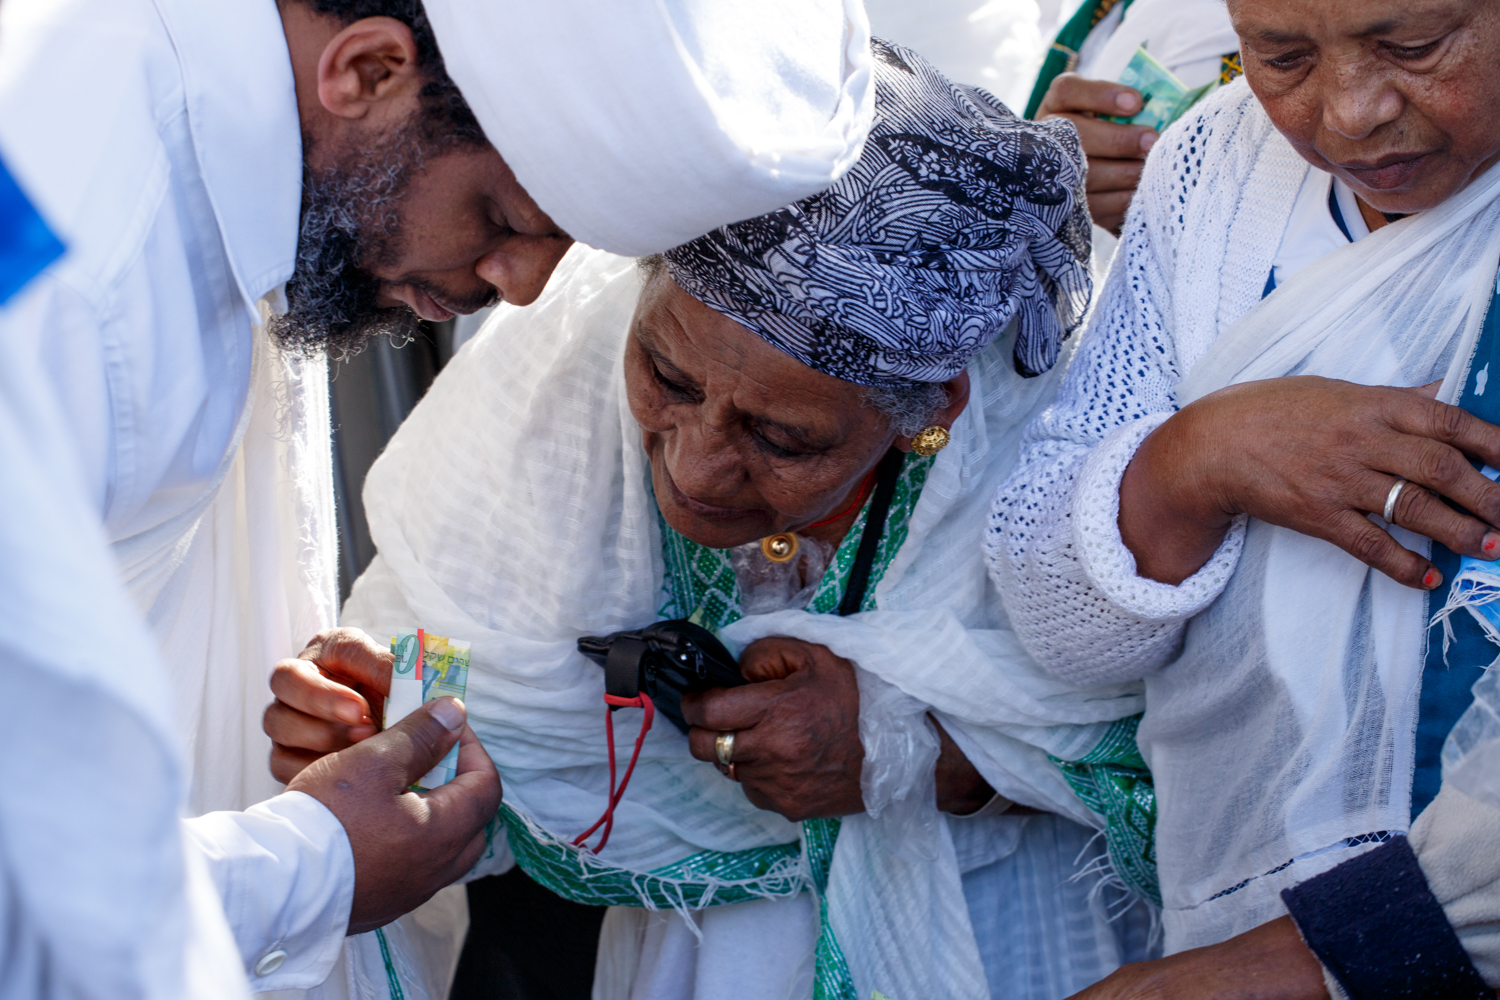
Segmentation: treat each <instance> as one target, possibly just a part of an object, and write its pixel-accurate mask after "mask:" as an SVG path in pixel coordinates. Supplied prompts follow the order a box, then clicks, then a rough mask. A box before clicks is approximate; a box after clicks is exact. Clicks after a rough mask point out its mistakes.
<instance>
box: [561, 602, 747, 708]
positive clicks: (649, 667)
mask: <svg viewBox="0 0 1500 1000" xmlns="http://www.w3.org/2000/svg"><path fill="white" fill-rule="evenodd" d="M578 651H579V652H580V653H582V654H583V655H584V656H587V657H588V658H589V659H591V660H593V661H594V662H595V663H597V664H599V665H600V666H601V667H603V668H604V690H605V693H607V694H610V695H613V696H615V697H617V698H634V697H635V696H636V695H638V694H641V693H642V692H644V693H645V694H646V695H647V696H648V697H650V699H651V701H652V703H653V704H654V705H655V706H656V710H657V711H658V712H660V713H662V714H663V715H665V716H666V717H667V718H669V719H671V720H672V724H673V725H674V726H676V727H677V728H678V729H680V730H682V731H683V732H684V733H685V732H687V731H688V728H689V727H688V724H687V722H686V721H684V720H683V718H682V696H683V695H685V694H689V693H692V692H696V691H709V690H712V689H713V688H725V687H739V686H740V685H741V684H748V683H749V681H747V680H745V677H744V675H743V674H741V673H740V667H739V664H738V663H736V662H735V659H734V657H733V656H731V655H730V653H729V650H727V649H725V648H724V644H723V643H722V642H720V641H719V640H718V639H717V638H715V636H714V634H713V633H712V632H710V631H709V630H708V629H706V628H703V627H702V626H701V625H694V624H693V623H692V622H690V621H687V620H686V619H682V618H679V619H674V620H672V621H664V622H657V623H656V624H655V625H648V626H647V627H645V628H643V629H640V630H638V631H635V632H616V633H614V634H613V635H606V636H593V635H586V636H584V637H582V638H581V639H579V640H578Z"/></svg>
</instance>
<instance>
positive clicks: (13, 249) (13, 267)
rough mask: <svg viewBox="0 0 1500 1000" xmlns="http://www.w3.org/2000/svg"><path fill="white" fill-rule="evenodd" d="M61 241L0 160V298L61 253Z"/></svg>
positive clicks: (17, 290) (33, 276)
mask: <svg viewBox="0 0 1500 1000" xmlns="http://www.w3.org/2000/svg"><path fill="white" fill-rule="evenodd" d="M62 252H63V245H62V242H61V241H60V240H58V238H57V237H56V236H54V235H53V234H52V230H51V229H48V228H47V223H45V222H43V221H42V217H41V216H40V215H38V214H37V210H36V209H35V208H33V207H32V205H31V202H30V200H28V199H27V197H26V194H25V193H24V192H23V191H22V190H21V187H20V185H18V184H17V183H16V180H15V178H14V177H12V176H11V175H10V171H9V170H6V169H5V164H4V163H3V162H0V302H4V301H5V300H6V299H9V298H10V297H11V296H12V295H14V294H16V292H19V291H20V290H21V287H22V286H23V285H25V284H26V283H27V282H28V281H30V280H31V279H32V278H35V277H36V276H37V275H38V274H40V273H41V271H42V269H43V268H44V267H46V266H47V265H48V264H50V263H52V262H53V261H54V260H56V259H57V258H58V257H60V256H62Z"/></svg>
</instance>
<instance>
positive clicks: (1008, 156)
mask: <svg viewBox="0 0 1500 1000" xmlns="http://www.w3.org/2000/svg"><path fill="white" fill-rule="evenodd" d="M874 54H875V56H876V59H875V86H876V97H875V102H876V118H875V127H874V129H873V130H872V131H871V133H870V138H869V140H868V142H867V143H866V145H865V149H864V153H863V154H862V155H861V156H860V158H859V161H858V162H857V163H856V164H855V165H854V167H853V168H852V169H851V170H850V171H849V172H848V173H847V174H846V175H845V176H844V177H843V178H842V179H840V180H839V182H838V183H836V184H834V185H833V187H831V188H829V189H828V190H826V191H823V192H821V193H819V194H816V195H814V196H812V197H810V198H805V199H803V200H802V201H799V202H797V203H796V204H794V205H791V206H789V207H788V208H784V209H782V210H780V211H777V212H773V213H771V214H769V215H763V216H759V217H757V218H754V219H748V220H746V221H743V222H736V223H734V224H732V225H729V226H725V227H723V228H721V229H717V230H715V231H713V232H711V233H709V234H707V235H705V236H702V237H699V238H698V239H696V240H693V241H691V242H689V243H685V244H683V245H682V246H680V247H677V248H675V249H672V250H669V251H667V253H666V255H665V256H666V259H667V266H668V269H669V270H670V271H671V274H672V277H673V278H674V279H675V280H676V281H677V283H678V284H679V285H681V286H682V288H683V289H684V290H686V291H687V292H688V294H690V295H692V296H693V297H694V298H695V299H698V300H699V301H701V302H703V303H705V304H707V305H709V306H711V307H713V308H714V309H716V310H718V311H719V312H721V313H723V314H724V315H725V316H728V317H729V318H730V319H733V320H735V321H736V322H738V323H740V324H742V325H744V326H745V327H747V328H748V329H750V330H752V331H754V332H755V333H757V334H759V335H760V336H761V337H763V338H764V339H765V340H766V341H768V342H769V343H771V344H772V345H774V346H775V347H777V348H778V349H779V350H781V351H784V352H785V353H787V354H789V355H791V356H792V357H794V358H796V359H797V360H799V361H801V362H803V363H804V364H806V365H809V366H811V367H813V368H816V369H817V370H819V371H821V372H824V373H826V374H829V375H833V376H834V377H836V378H840V379H844V380H845V381H849V382H855V383H858V384H860V385H890V384H896V383H900V382H904V381H918V382H942V381H945V380H947V379H950V378H953V377H955V376H956V375H958V374H959V373H960V372H962V371H963V370H964V369H965V368H966V367H967V366H968V364H969V360H970V359H971V358H972V357H973V356H974V354H975V353H976V352H977V351H979V349H980V348H982V347H984V346H985V345H986V344H988V343H989V342H990V341H991V340H993V339H994V338H995V337H996V336H998V335H999V334H1000V332H1001V331H1002V330H1004V329H1005V327H1006V326H1007V325H1008V324H1009V323H1010V322H1011V321H1012V319H1016V320H1018V322H1019V332H1018V334H1017V338H1016V348H1015V364H1016V370H1017V371H1019V372H1021V373H1023V374H1037V373H1039V372H1044V371H1046V370H1047V369H1049V368H1051V367H1052V365H1053V364H1054V363H1055V362H1056V361H1057V357H1058V351H1059V349H1060V348H1061V345H1062V342H1063V340H1064V339H1065V338H1066V337H1067V336H1068V334H1069V333H1071V332H1072V331H1073V329H1074V328H1075V327H1077V325H1078V324H1079V323H1080V322H1082V320H1083V313H1084V309H1085V308H1086V306H1087V304H1088V298H1089V294H1090V283H1089V274H1088V259H1089V251H1090V240H1091V232H1092V230H1091V228H1090V223H1089V216H1088V210H1087V202H1086V199H1085V197H1084V193H1083V176H1084V169H1083V154H1082V151H1081V149H1080V148H1079V145H1078V139H1077V135H1076V133H1074V132H1073V130H1072V129H1071V128H1070V127H1068V126H1066V125H1065V124H1064V123H1062V122H1028V121H1023V120H1022V119H1019V118H1017V117H1016V116H1015V115H1014V114H1012V113H1011V112H1010V110H1009V109H1007V108H1006V107H1005V106H1004V105H1003V104H1001V103H1000V102H999V101H998V100H996V99H995V98H994V97H993V96H991V95H990V94H987V93H985V92H984V91H982V90H979V89H976V88H972V87H958V86H955V85H954V84H952V83H950V82H949V81H948V80H947V79H946V78H944V77H943V76H942V75H941V74H940V73H938V72H937V70H935V69H934V68H933V67H932V66H931V65H930V64H928V63H927V62H926V61H925V60H923V59H922V58H921V57H920V56H918V55H917V54H916V53H914V52H911V51H909V50H907V49H904V48H901V47H900V46H896V45H891V44H888V43H885V42H880V41H876V42H875V43H874Z"/></svg>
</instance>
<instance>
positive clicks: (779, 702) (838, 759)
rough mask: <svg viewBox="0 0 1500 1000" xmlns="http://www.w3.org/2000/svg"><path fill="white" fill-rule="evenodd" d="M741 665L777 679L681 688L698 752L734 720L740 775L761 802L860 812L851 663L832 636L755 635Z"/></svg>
mask: <svg viewBox="0 0 1500 1000" xmlns="http://www.w3.org/2000/svg"><path fill="white" fill-rule="evenodd" d="M740 670H741V672H743V673H744V675H745V676H746V677H749V678H751V679H755V678H758V677H773V678H777V679H774V680H765V681H762V682H761V683H758V684H747V685H745V686H744V687H737V688H719V689H717V690H714V691H707V692H705V693H703V694H690V695H687V696H685V697H684V698H683V699H682V714H683V717H684V718H686V719H687V721H688V722H690V723H692V725H693V727H694V728H693V729H692V730H691V731H690V732H689V733H688V746H689V748H690V749H691V750H692V753H693V756H694V757H697V758H698V759H699V760H707V761H712V760H714V738H715V737H717V736H718V734H719V733H721V732H727V731H731V730H732V731H734V733H735V742H734V769H735V777H736V778H738V779H739V781H740V783H741V784H742V785H744V786H745V797H746V798H748V799H749V800H750V801H751V802H753V803H754V804H755V805H757V806H759V807H760V808H762V809H769V810H771V811H772V812H778V813H780V814H781V815H783V816H785V817H786V818H787V819H790V820H792V821H794V822H796V821H800V820H804V819H808V818H811V817H814V816H847V815H849V814H850V813H858V812H864V809H865V804H864V796H863V793H862V792H861V791H860V787H859V771H860V764H861V763H862V762H863V761H864V757H865V748H864V745H863V744H862V743H860V741H859V685H858V684H857V683H856V682H855V679H854V664H852V663H850V662H849V661H848V660H845V659H842V658H840V657H838V656H835V655H834V654H833V652H832V651H831V650H830V649H828V647H826V646H815V645H813V644H812V643H808V642H802V641H801V640H799V639H784V638H774V639H761V640H760V641H758V642H754V643H751V644H750V645H749V646H748V647H747V648H746V649H745V652H744V654H743V655H742V656H741V657H740Z"/></svg>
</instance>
